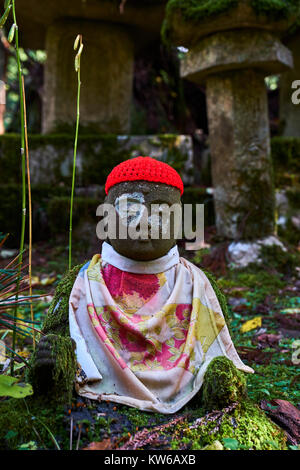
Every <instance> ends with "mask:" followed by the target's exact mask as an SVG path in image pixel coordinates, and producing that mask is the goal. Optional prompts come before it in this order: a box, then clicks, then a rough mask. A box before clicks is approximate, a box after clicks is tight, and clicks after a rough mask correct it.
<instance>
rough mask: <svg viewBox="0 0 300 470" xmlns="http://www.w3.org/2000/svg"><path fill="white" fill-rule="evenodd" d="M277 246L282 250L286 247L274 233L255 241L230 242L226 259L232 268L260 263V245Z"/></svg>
mask: <svg viewBox="0 0 300 470" xmlns="http://www.w3.org/2000/svg"><path fill="white" fill-rule="evenodd" d="M273 246H278V247H279V248H281V249H282V251H284V252H286V251H287V249H286V248H285V246H284V245H283V243H282V242H281V241H280V240H279V239H278V238H277V237H276V236H274V235H270V236H269V237H266V238H262V239H260V240H255V241H238V242H232V243H230V245H229V246H228V252H227V256H228V261H229V263H230V264H231V265H233V267H234V268H245V267H247V266H248V265H249V264H251V263H256V264H261V262H262V259H261V257H260V255H261V249H262V247H273Z"/></svg>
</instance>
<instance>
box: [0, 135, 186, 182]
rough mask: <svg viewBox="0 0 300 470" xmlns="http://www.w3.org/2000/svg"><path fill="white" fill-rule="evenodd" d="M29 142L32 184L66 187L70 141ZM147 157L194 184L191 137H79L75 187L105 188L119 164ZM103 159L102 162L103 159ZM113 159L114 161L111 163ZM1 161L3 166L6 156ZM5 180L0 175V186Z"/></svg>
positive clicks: (41, 140) (68, 179) (42, 139)
mask: <svg viewBox="0 0 300 470" xmlns="http://www.w3.org/2000/svg"><path fill="white" fill-rule="evenodd" d="M31 142H32V145H31V150H30V173H31V182H32V184H54V185H59V184H65V183H66V184H68V183H70V181H71V175H72V165H73V138H72V137H70V138H69V139H66V138H65V136H61V138H60V137H59V136H56V139H54V138H53V139H51V136H49V137H48V136H44V137H43V138H40V139H39V142H35V139H32V141H31V140H30V141H29V143H31ZM139 155H148V156H150V157H154V158H158V159H159V160H162V161H164V162H166V163H168V164H170V165H172V166H173V167H174V168H176V169H177V170H178V171H179V173H180V174H181V176H182V179H183V181H184V183H185V184H192V183H193V144H192V138H191V136H186V135H168V134H166V135H160V136H154V135H153V136H152V135H149V136H126V135H122V136H107V137H106V136H102V137H101V136H95V137H94V138H92V137H86V138H84V137H82V138H79V142H78V149H77V159H76V185H77V186H85V187H87V186H89V185H91V184H98V185H104V183H105V179H106V177H107V175H108V172H109V171H111V169H112V168H113V166H114V165H117V164H118V163H120V162H121V161H123V160H125V159H127V158H131V157H136V156H139ZM104 158H105V160H104ZM113 158H114V160H113ZM0 162H2V164H3V167H5V166H6V165H5V155H1V152H0ZM2 176H3V178H4V179H2ZM7 180H8V178H7V177H5V175H1V178H0V183H2V184H4V183H6V182H7Z"/></svg>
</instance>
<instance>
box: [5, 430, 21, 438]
mask: <svg viewBox="0 0 300 470" xmlns="http://www.w3.org/2000/svg"><path fill="white" fill-rule="evenodd" d="M17 435H18V433H17V431H13V430H10V431H8V432H7V433H6V434H5V439H12V438H13V437H16V436H17Z"/></svg>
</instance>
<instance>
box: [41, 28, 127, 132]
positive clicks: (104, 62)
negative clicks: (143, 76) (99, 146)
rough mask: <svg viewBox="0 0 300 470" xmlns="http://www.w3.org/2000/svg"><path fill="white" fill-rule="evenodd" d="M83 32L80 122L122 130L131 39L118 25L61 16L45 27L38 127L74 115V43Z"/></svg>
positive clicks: (70, 120)
mask: <svg viewBox="0 0 300 470" xmlns="http://www.w3.org/2000/svg"><path fill="white" fill-rule="evenodd" d="M79 32H80V33H81V34H82V35H83V43H84V49H83V53H82V56H81V82H82V88H81V97H80V123H81V125H93V126H94V127H95V129H97V130H99V132H110V133H126V132H128V131H129V125H130V103H131V90H132V75H133V41H132V39H131V37H130V35H129V34H128V32H127V31H126V30H123V29H122V27H119V26H113V25H109V26H108V25H107V24H99V23H91V22H86V21H81V22H70V21H60V22H57V23H55V24H53V25H52V26H50V28H49V29H48V32H47V41H46V50H47V62H46V66H45V82H44V103H43V132H49V131H51V130H53V128H55V126H56V125H57V124H59V123H68V124H72V123H73V122H75V120H76V96H77V74H76V73H75V70H74V57H75V54H74V51H73V43H74V39H75V38H76V36H77V34H78V33H79Z"/></svg>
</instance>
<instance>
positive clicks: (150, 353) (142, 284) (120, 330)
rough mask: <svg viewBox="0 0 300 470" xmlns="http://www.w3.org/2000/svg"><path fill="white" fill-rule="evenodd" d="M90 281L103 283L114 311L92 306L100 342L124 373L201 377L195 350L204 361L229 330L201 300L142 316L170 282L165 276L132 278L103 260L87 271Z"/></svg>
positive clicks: (94, 323) (222, 320) (92, 317)
mask: <svg viewBox="0 0 300 470" xmlns="http://www.w3.org/2000/svg"><path fill="white" fill-rule="evenodd" d="M88 278H89V279H91V280H93V281H97V282H100V283H101V284H103V283H105V285H106V287H107V288H108V290H109V292H110V294H111V297H112V298H113V300H114V302H115V304H114V305H103V306H94V305H92V304H89V305H88V313H89V316H90V319H91V322H92V325H93V327H94V328H95V330H96V332H97V334H98V336H99V337H100V339H101V340H102V341H103V342H104V344H105V345H106V346H107V347H108V349H109V351H110V352H111V353H112V354H113V356H114V357H115V359H116V360H117V361H118V362H119V363H120V365H121V367H122V368H124V367H126V366H127V367H129V368H130V369H131V370H132V371H133V372H137V371H147V370H170V369H172V368H175V367H180V368H183V369H185V370H188V371H189V372H191V373H192V374H194V375H195V374H196V373H197V370H198V369H197V367H196V366H197V364H196V361H195V348H196V346H197V347H199V345H200V347H201V348H202V352H203V357H204V356H205V353H206V352H207V351H208V349H209V347H210V346H211V345H212V343H213V342H214V341H215V339H216V338H217V336H218V334H219V333H220V331H221V329H222V328H223V327H224V325H225V321H224V318H223V317H222V315H220V314H218V313H216V312H214V311H212V310H211V309H209V308H208V307H206V306H205V305H203V304H202V303H201V301H200V299H198V298H194V299H193V301H192V303H187V304H183V303H180V304H176V303H173V304H167V305H165V306H164V307H163V308H161V309H160V310H159V311H157V312H155V313H154V314H152V315H139V309H140V308H141V307H143V306H144V305H146V304H147V303H148V302H149V303H151V302H152V301H153V299H154V298H155V296H157V295H160V289H161V288H162V286H163V285H164V283H165V282H166V278H165V275H164V274H139V275H136V274H132V273H128V272H125V271H121V270H120V269H118V268H115V267H114V266H111V265H109V264H107V265H106V266H105V267H104V268H102V267H101V260H100V259H99V258H98V259H97V260H96V262H95V263H94V264H93V265H92V266H90V267H89V269H88Z"/></svg>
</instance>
